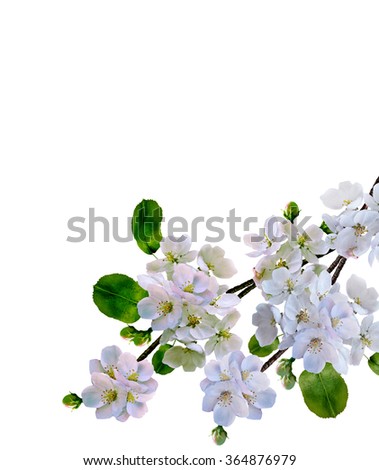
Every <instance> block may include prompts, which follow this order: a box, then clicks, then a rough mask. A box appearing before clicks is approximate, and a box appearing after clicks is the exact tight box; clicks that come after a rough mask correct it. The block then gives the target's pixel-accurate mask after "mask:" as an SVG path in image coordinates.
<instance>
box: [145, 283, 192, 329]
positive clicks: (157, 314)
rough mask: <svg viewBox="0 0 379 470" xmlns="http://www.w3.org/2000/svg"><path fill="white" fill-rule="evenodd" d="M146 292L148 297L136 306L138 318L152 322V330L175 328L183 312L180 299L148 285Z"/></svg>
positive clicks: (162, 289)
mask: <svg viewBox="0 0 379 470" xmlns="http://www.w3.org/2000/svg"><path fill="white" fill-rule="evenodd" d="M148 292H149V294H150V295H149V297H145V298H143V299H142V300H140V301H139V302H138V305H137V307H138V313H139V315H140V317H141V318H146V319H149V320H152V322H151V327H152V329H153V330H166V329H167V328H174V327H175V326H177V325H178V324H179V323H180V320H181V318H182V310H183V304H182V301H181V299H180V297H179V296H177V295H175V294H173V293H172V292H167V291H166V290H165V289H164V288H163V287H159V286H157V285H150V286H149V288H148Z"/></svg>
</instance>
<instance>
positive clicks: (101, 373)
mask: <svg viewBox="0 0 379 470" xmlns="http://www.w3.org/2000/svg"><path fill="white" fill-rule="evenodd" d="M153 372H154V370H153V366H152V365H151V364H150V363H149V362H148V361H147V360H144V361H141V362H137V360H136V358H135V357H134V356H133V355H132V354H130V353H127V352H124V353H122V352H121V349H120V348H119V347H117V346H108V347H106V348H104V349H103V350H102V352H101V359H100V360H98V359H92V360H91V361H90V373H91V381H92V385H91V386H89V387H87V388H85V389H84V390H83V392H82V398H83V403H84V405H85V406H88V407H91V408H96V417H97V418H99V419H103V418H111V417H115V418H116V419H117V420H118V421H126V420H127V419H128V418H129V416H133V417H134V418H141V417H142V416H143V415H144V414H145V413H146V411H147V405H146V402H147V401H148V400H150V399H151V398H152V397H153V395H154V392H155V391H156V389H157V386H158V383H157V381H156V380H154V379H152V378H151V376H152V375H153Z"/></svg>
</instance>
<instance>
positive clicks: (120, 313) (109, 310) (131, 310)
mask: <svg viewBox="0 0 379 470" xmlns="http://www.w3.org/2000/svg"><path fill="white" fill-rule="evenodd" d="M147 295H148V294H147V292H146V291H145V290H144V289H142V287H140V286H139V285H138V283H137V282H136V281H134V280H133V279H132V278H130V277H128V276H126V275H125V274H108V275H106V276H103V277H101V278H100V279H99V280H98V281H97V283H96V284H95V285H94V286H93V301H94V302H95V304H96V306H97V308H98V309H99V310H100V312H102V313H104V315H106V316H107V317H111V318H115V319H116V320H120V321H123V322H125V323H134V322H135V321H137V320H138V319H139V318H140V316H139V315H138V309H137V304H138V302H139V301H140V300H141V299H143V298H144V297H147Z"/></svg>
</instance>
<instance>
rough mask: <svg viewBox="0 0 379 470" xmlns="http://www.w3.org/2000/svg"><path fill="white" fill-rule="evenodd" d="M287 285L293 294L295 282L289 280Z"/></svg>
mask: <svg viewBox="0 0 379 470" xmlns="http://www.w3.org/2000/svg"><path fill="white" fill-rule="evenodd" d="M286 284H287V288H288V290H289V292H292V291H293V289H294V287H295V283H294V282H293V280H292V279H287V281H286Z"/></svg>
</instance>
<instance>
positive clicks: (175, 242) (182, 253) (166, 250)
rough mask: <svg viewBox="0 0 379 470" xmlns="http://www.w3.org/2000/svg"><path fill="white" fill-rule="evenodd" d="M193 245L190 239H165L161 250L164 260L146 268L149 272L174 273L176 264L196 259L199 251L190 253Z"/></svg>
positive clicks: (158, 260) (156, 261)
mask: <svg viewBox="0 0 379 470" xmlns="http://www.w3.org/2000/svg"><path fill="white" fill-rule="evenodd" d="M191 244H192V241H191V238H190V237H180V239H173V238H171V237H166V238H164V239H163V240H162V241H161V243H160V247H161V250H162V252H163V254H164V255H165V256H164V258H163V259H157V260H154V261H151V262H150V263H148V264H147V266H146V269H147V271H148V272H153V273H154V272H162V271H166V272H167V273H172V272H173V270H174V266H175V265H176V264H179V263H189V262H191V261H193V260H194V259H195V258H196V255H197V251H195V250H192V251H190V248H191Z"/></svg>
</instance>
